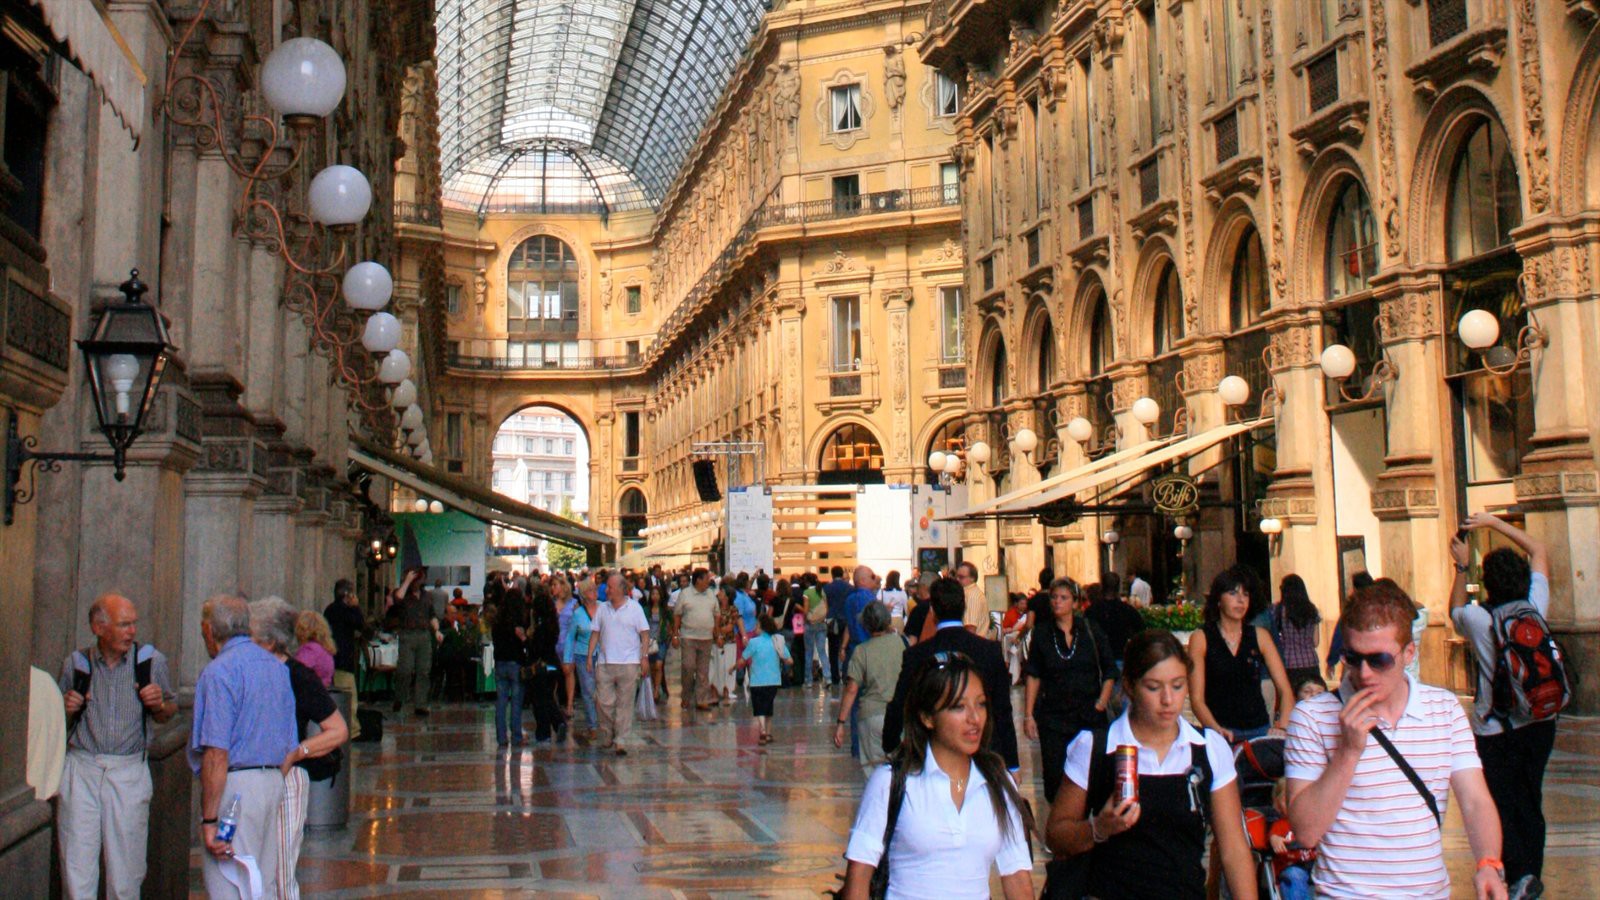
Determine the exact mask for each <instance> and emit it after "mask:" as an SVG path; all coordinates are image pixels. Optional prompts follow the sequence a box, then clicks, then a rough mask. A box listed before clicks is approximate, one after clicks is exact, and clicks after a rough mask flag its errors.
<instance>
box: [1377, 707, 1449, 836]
mask: <svg viewBox="0 0 1600 900" xmlns="http://www.w3.org/2000/svg"><path fill="white" fill-rule="evenodd" d="M1372 736H1373V738H1374V739H1376V740H1377V742H1378V746H1380V747H1382V748H1383V751H1384V752H1385V753H1387V754H1389V758H1390V759H1392V760H1394V764H1395V765H1397V766H1399V767H1400V772H1401V774H1403V775H1405V776H1406V780H1407V781H1409V782H1411V786H1412V787H1414V788H1416V789H1417V793H1419V794H1421V795H1422V799H1423V800H1424V801H1426V802H1427V804H1428V812H1431V813H1433V820H1434V821H1435V822H1437V823H1439V828H1440V829H1441V830H1443V828H1444V816H1443V815H1440V813H1439V800H1438V799H1437V798H1436V797H1434V796H1433V791H1430V790H1428V786H1427V784H1425V783H1423V781H1422V776H1421V775H1418V774H1417V770H1416V769H1413V768H1411V763H1409V762H1406V758H1405V757H1404V756H1401V755H1400V748H1399V747H1396V746H1395V745H1394V742H1393V741H1391V740H1389V738H1388V736H1387V735H1385V734H1384V733H1383V731H1382V730H1381V729H1379V728H1377V727H1376V726H1374V727H1373V729H1372Z"/></svg>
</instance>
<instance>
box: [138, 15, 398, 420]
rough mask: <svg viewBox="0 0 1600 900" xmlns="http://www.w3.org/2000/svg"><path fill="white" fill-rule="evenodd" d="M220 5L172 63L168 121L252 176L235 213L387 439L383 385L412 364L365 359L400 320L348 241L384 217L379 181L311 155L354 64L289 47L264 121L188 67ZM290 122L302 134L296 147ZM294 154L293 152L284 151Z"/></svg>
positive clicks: (393, 343)
mask: <svg viewBox="0 0 1600 900" xmlns="http://www.w3.org/2000/svg"><path fill="white" fill-rule="evenodd" d="M215 5H216V0H200V2H199V3H198V5H197V8H196V9H195V10H194V11H193V13H192V19H191V21H190V23H189V25H188V27H187V28H186V29H185V30H184V32H183V34H182V36H181V37H180V38H179V39H178V41H177V44H176V45H175V47H174V48H173V49H172V51H171V52H169V53H168V54H167V59H168V63H167V75H166V83H165V86H164V88H163V89H162V91H161V101H160V103H159V105H158V106H157V112H158V114H160V115H162V116H164V117H165V118H166V119H167V120H168V121H169V122H171V123H172V124H173V125H177V126H180V127H183V128H186V129H189V130H191V131H192V132H193V133H194V134H195V142H196V144H198V145H199V146H200V147H202V148H204V149H206V150H208V151H210V152H212V153H214V154H215V156H216V158H219V159H221V160H222V161H223V163H224V164H226V165H227V166H228V168H229V169H230V170H232V171H233V173H234V174H235V175H237V176H238V177H239V178H240V179H241V181H242V182H243V184H244V189H243V191H242V192H241V194H240V196H239V201H238V205H237V208H236V210H235V219H236V221H237V222H238V223H239V225H238V231H239V236H240V237H241V238H247V239H249V240H251V241H252V242H256V243H258V244H260V245H262V246H267V247H271V248H272V249H273V252H275V253H276V254H277V255H278V256H279V257H280V258H281V260H282V261H283V263H284V282H283V286H282V298H283V303H284V306H285V307H286V308H287V309H288V310H289V311H290V312H293V313H295V314H297V315H299V316H300V317H301V318H302V319H303V320H304V321H305V323H306V325H307V327H308V328H309V329H310V332H311V344H312V347H313V349H316V350H319V351H321V352H323V353H325V354H326V355H327V356H328V358H329V360H330V362H331V363H332V366H333V369H334V372H335V374H336V376H337V377H338V378H339V379H340V380H341V381H343V382H344V383H345V384H346V385H348V386H349V387H350V388H351V394H352V402H353V404H354V405H355V406H356V407H357V408H358V409H359V411H360V413H361V415H362V417H363V419H365V420H366V423H367V425H368V426H369V427H370V428H372V430H374V431H387V430H389V429H391V428H392V427H393V426H394V424H395V415H396V412H395V409H394V407H392V406H391V405H390V404H389V403H387V402H385V401H384V399H383V397H382V395H381V393H380V392H378V391H377V390H376V388H377V387H378V385H380V384H394V383H396V382H398V381H400V380H402V379H404V378H405V376H406V375H407V374H409V368H410V363H409V360H407V361H406V363H404V364H401V363H393V364H390V365H389V366H388V367H387V371H386V372H380V369H381V368H382V367H381V366H380V362H381V360H374V359H372V358H370V357H365V356H364V355H363V354H362V353H360V352H359V351H360V350H361V349H362V348H363V347H364V348H365V349H366V350H367V351H368V352H369V353H372V354H376V355H377V356H379V357H382V356H383V354H385V353H388V352H390V351H392V350H394V349H395V348H396V347H397V346H399V342H400V329H399V322H398V321H397V320H395V319H394V317H393V316H390V315H389V314H388V313H383V312H380V311H381V310H382V309H383V308H384V307H385V306H386V305H388V303H389V299H390V296H391V295H392V293H393V290H394V279H393V276H392V275H391V274H390V273H389V271H388V269H386V268H384V266H383V265H382V264H381V263H378V262H376V261H374V260H364V261H361V262H358V263H356V264H355V265H352V266H349V267H348V268H346V266H345V258H346V255H347V252H348V249H349V247H348V246H347V240H346V239H347V237H348V236H349V235H350V234H351V233H352V232H353V231H354V229H355V227H356V225H357V224H359V223H360V222H361V221H362V220H363V219H364V218H366V216H367V214H368V212H370V211H371V208H372V200H373V196H372V184H371V182H370V181H369V180H368V179H367V176H366V175H364V174H363V173H362V172H361V171H360V170H358V169H356V168H354V167H352V166H348V165H339V164H335V165H330V166H327V167H325V168H323V169H321V170H320V171H318V172H316V173H315V175H313V176H312V177H310V178H309V179H308V178H307V177H306V175H307V174H309V171H308V167H307V166H306V165H305V163H306V161H307V160H308V158H309V157H308V154H307V150H308V149H309V148H311V145H312V144H313V140H314V137H315V133H316V131H317V128H318V125H319V124H320V123H321V122H322V121H324V120H325V119H326V118H327V117H328V116H330V115H332V114H333V112H334V111H335V110H336V109H338V107H339V104H340V102H341V101H342V100H343V99H344V96H345V88H346V72H345V65H344V61H343V60H342V59H341V58H340V57H339V54H338V52H337V51H336V50H334V49H333V47H331V46H329V45H328V44H327V43H326V42H324V41H321V40H318V39H316V38H313V37H310V36H302V37H296V38H291V39H289V40H285V41H283V42H282V43H280V44H279V45H278V46H277V47H276V48H274V49H273V50H272V52H271V53H269V54H268V55H267V58H266V59H265V60H264V61H263V62H262V64H261V68H260V81H259V88H260V92H259V93H260V97H261V98H262V99H264V100H265V101H266V105H267V106H268V107H269V108H270V109H269V110H267V111H265V112H253V111H251V110H252V106H251V104H250V102H249V101H248V100H247V99H246V93H247V92H242V91H239V90H237V89H236V88H234V87H233V86H228V87H226V88H225V87H224V86H223V85H221V84H220V83H219V82H217V81H216V80H215V79H213V78H212V77H210V76H209V75H207V74H204V73H203V72H201V71H189V72H184V71H182V70H181V69H180V67H181V66H183V65H185V62H184V60H185V56H186V51H187V48H188V47H189V46H190V44H191V42H193V41H194V40H195V39H196V35H197V33H198V28H199V26H200V23H202V22H206V21H210V19H211V16H210V13H211V8H212V7H213V6H215ZM280 117H281V118H282V120H283V124H286V125H287V126H288V130H289V132H290V134H291V135H292V137H290V138H289V139H288V140H285V139H284V138H285V137H286V136H285V135H284V134H283V129H282V128H281V127H280V123H279V118H280ZM247 134H248V135H250V139H249V140H248V141H247V140H246V139H245V135H247ZM285 146H287V152H281V150H280V148H284V147H285ZM265 184H274V185H277V186H279V187H281V188H283V189H284V191H285V192H286V193H287V194H290V195H291V196H292V195H294V194H296V192H298V197H297V198H296V199H297V200H298V202H296V199H280V198H278V197H272V196H270V195H264V193H263V192H262V191H260V190H259V189H260V188H261V186H262V185H265ZM299 210H304V211H303V212H301V211H299ZM328 233H331V234H332V239H331V240H330V239H328ZM341 295H342V296H343V298H344V303H343V304H341V303H340V302H339V299H340V296H341ZM368 316H370V317H371V318H366V319H365V321H363V319H364V318H365V317H368ZM380 317H381V318H380ZM373 318H376V319H378V322H377V323H376V324H374V323H373V321H372V319H373ZM397 373H398V375H397ZM383 376H387V377H383Z"/></svg>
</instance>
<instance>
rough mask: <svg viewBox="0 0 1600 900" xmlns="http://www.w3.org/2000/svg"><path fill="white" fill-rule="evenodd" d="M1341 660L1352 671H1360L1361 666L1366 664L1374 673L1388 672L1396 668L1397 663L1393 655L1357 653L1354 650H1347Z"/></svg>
mask: <svg viewBox="0 0 1600 900" xmlns="http://www.w3.org/2000/svg"><path fill="white" fill-rule="evenodd" d="M1340 658H1342V659H1343V660H1344V664H1345V665H1347V666H1349V667H1350V668H1352V669H1357V670H1359V669H1360V668H1361V664H1362V663H1366V664H1367V665H1369V666H1371V667H1372V671H1374V672H1387V671H1389V670H1390V669H1392V668H1394V663H1395V657H1394V654H1393V653H1357V652H1355V651H1354V650H1346V651H1344V653H1343V654H1341V657H1340Z"/></svg>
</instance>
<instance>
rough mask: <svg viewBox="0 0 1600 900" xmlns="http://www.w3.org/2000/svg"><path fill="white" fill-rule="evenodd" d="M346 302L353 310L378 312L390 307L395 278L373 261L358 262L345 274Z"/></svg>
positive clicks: (343, 285)
mask: <svg viewBox="0 0 1600 900" xmlns="http://www.w3.org/2000/svg"><path fill="white" fill-rule="evenodd" d="M342 287H343V288H344V302H345V303H348V304H349V305H350V308H351V309H355V310H360V311H362V312H377V311H378V310H380V309H383V308H384V307H385V306H388V305H389V298H390V297H392V296H393V295H394V276H393V275H390V274H389V270H388V269H385V268H384V267H383V266H382V265H381V264H379V263H375V262H373V261H372V260H370V259H369V260H367V261H365V262H358V263H356V264H355V265H353V266H351V267H350V268H349V270H348V271H346V272H345V273H344V282H343V284H342Z"/></svg>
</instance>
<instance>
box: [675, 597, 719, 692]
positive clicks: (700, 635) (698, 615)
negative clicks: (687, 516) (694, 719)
mask: <svg viewBox="0 0 1600 900" xmlns="http://www.w3.org/2000/svg"><path fill="white" fill-rule="evenodd" d="M716 624H717V595H716V594H715V593H714V592H713V591H712V590H711V573H709V572H707V571H706V570H705V569H695V571H694V582H693V583H692V584H690V585H689V586H688V587H686V588H683V589H682V590H680V591H678V603H677V605H676V606H675V607H673V611H672V646H674V647H678V646H681V647H682V648H683V663H682V666H683V690H682V700H683V708H684V710H686V711H688V710H690V709H691V707H690V704H691V703H693V704H694V706H693V707H692V708H693V709H695V710H701V711H704V710H708V709H710V708H711V659H712V654H711V632H712V630H713V629H714V628H715V627H716ZM690 714H691V715H692V714H693V713H692V712H691V713H690Z"/></svg>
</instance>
